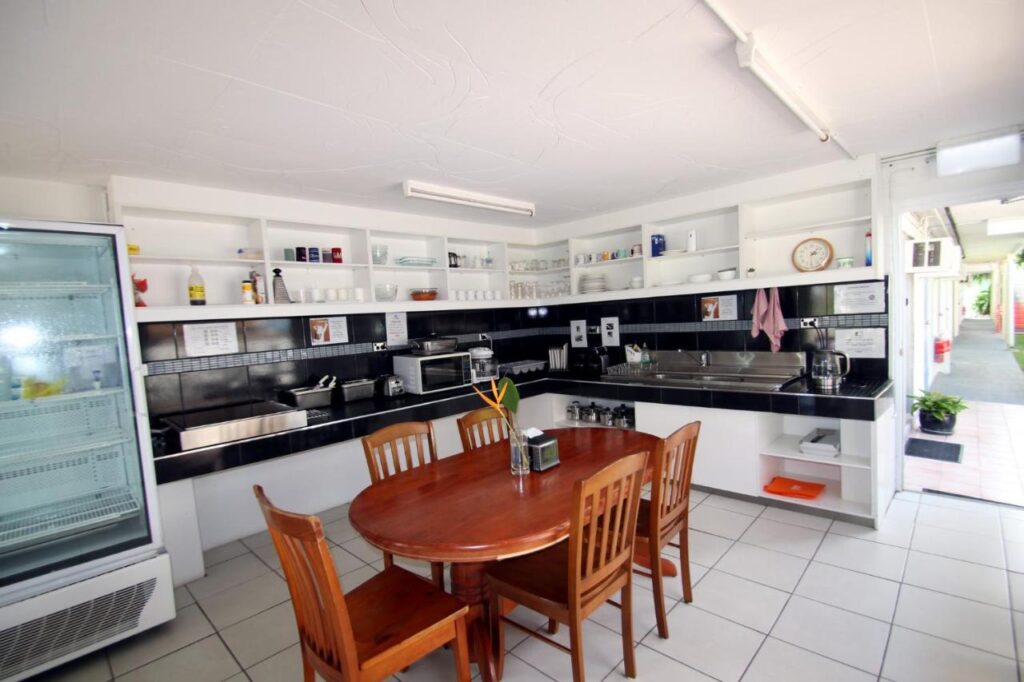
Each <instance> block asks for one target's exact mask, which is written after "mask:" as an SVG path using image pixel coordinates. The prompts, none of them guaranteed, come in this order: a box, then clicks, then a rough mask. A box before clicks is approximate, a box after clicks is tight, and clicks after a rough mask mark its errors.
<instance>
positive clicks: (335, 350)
mask: <svg viewBox="0 0 1024 682" xmlns="http://www.w3.org/2000/svg"><path fill="white" fill-rule="evenodd" d="M818 324H819V326H821V327H823V328H826V329H828V328H853V327H887V326H888V324H889V316H888V315H886V314H872V315H827V316H823V317H819V318H818ZM786 326H787V327H789V328H790V329H799V328H800V320H799V318H791V319H790V318H787V319H786ZM749 329H750V320H719V321H715V322H661V323H651V324H624V325H622V327H621V328H620V332H621V333H623V334H659V333H671V332H719V331H721V332H725V331H745V330H749ZM487 333H488V335H489V336H490V337H491V338H492V339H494V340H495V341H504V340H508V339H518V338H523V337H529V336H568V335H569V327H568V326H558V327H527V328H523V329H512V330H508V331H492V332H487ZM456 338H457V339H458V341H459V343H460V344H465V343H473V342H476V341H478V340H479V338H480V336H479V334H459V335H456ZM405 348H408V346H390V347H388V350H389V351H394V350H402V349H405ZM372 352H374V350H373V344H372V343H339V344H334V345H330V346H317V347H315V348H292V349H288V350H274V351H262V352H257V353H235V354H233V355H215V356H209V357H202V358H183V359H178V360H160V361H156V362H150V363H148V364H147V365H146V370H147V371H146V373H147V374H148V375H149V376H155V375H158V374H179V373H181V372H198V371H201V370H205V369H225V368H228V367H246V366H251V365H268V364H272V363H275V362H290V361H294V360H311V359H315V358H331V357H340V356H344V355H360V354H363V353H372Z"/></svg>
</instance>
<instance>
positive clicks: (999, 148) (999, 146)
mask: <svg viewBox="0 0 1024 682" xmlns="http://www.w3.org/2000/svg"><path fill="white" fill-rule="evenodd" d="M1020 146H1021V143H1020V129H1018V128H1016V127H1014V128H1011V129H1004V130H1002V131H996V132H989V133H982V134H980V135H972V136H970V137H964V138H960V139H957V140H950V141H947V142H940V143H939V144H938V145H937V146H936V147H935V172H936V173H937V174H938V175H939V176H946V175H959V174H960V173H971V172H974V171H979V170H987V169H989V168H1001V167H1003V166H1013V165H1016V164H1018V163H1020V156H1021V153H1020Z"/></svg>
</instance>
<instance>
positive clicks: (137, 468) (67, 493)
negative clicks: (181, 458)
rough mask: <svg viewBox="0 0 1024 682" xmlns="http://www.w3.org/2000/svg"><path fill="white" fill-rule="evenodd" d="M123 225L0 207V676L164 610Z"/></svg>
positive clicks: (150, 621) (65, 654)
mask: <svg viewBox="0 0 1024 682" xmlns="http://www.w3.org/2000/svg"><path fill="white" fill-rule="evenodd" d="M133 309H134V304H133V294H132V285H131V276H130V273H129V270H128V254H127V250H126V247H125V240H124V231H123V228H121V227H119V226H115V225H95V224H84V223H54V222H41V221H24V220H22V221H19V220H2V219H0V680H20V679H24V678H26V677H28V676H30V675H33V674H36V673H39V672H41V671H43V670H46V669H48V668H52V667H54V666H56V665H59V664H60V663H63V662H65V661H68V660H71V659H73V658H76V657H78V656H81V655H83V654H85V653H88V652H90V651H92V650H95V649H99V648H101V647H103V646H106V645H108V644H110V643H112V642H114V641H117V640H119V639H124V638H125V637H129V636H131V635H133V634H135V633H137V632H140V631H142V630H145V629H146V628H150V627H153V626H154V625H157V624H159V623H163V622H165V621H168V620H170V619H172V618H173V617H174V613H175V610H174V591H173V590H174V588H173V585H172V582H171V568H170V561H169V559H168V556H167V554H166V553H165V552H164V550H163V546H162V541H161V528H160V517H159V514H158V510H157V495H156V481H155V478H154V470H153V460H152V452H151V449H150V440H149V428H148V424H147V421H148V418H147V415H146V402H145V394H144V392H143V384H142V361H141V357H140V353H139V345H138V339H137V332H136V328H135V322H134V316H133V313H132V310H133Z"/></svg>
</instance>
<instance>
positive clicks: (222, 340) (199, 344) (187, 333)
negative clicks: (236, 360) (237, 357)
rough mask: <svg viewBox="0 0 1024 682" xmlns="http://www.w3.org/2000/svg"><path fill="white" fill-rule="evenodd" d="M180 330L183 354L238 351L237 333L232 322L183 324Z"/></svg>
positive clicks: (197, 355) (211, 353)
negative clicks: (183, 343) (182, 338)
mask: <svg viewBox="0 0 1024 682" xmlns="http://www.w3.org/2000/svg"><path fill="white" fill-rule="evenodd" d="M182 331H183V334H184V337H185V355H187V356H188V357H190V358H197V357H202V356H204V355H224V354H225V353H237V352H238V333H237V332H236V331H235V323H234V322H210V323H207V324H184V325H182Z"/></svg>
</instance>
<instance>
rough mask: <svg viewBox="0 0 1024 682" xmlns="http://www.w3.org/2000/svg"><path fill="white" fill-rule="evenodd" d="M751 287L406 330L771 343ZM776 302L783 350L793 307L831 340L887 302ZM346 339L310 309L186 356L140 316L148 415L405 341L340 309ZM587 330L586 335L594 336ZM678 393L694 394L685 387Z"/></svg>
mask: <svg viewBox="0 0 1024 682" xmlns="http://www.w3.org/2000/svg"><path fill="white" fill-rule="evenodd" d="M755 294H756V291H755V290H742V291H732V292H724V293H723V294H721V295H736V296H737V297H738V301H737V307H738V317H739V318H740V319H739V320H738V321H716V322H707V323H705V322H701V321H700V310H699V307H700V299H701V297H703V296H713V295H715V294H714V293H706V294H699V295H696V294H695V295H685V296H664V297H660V298H643V299H631V300H622V301H607V302H599V303H586V304H583V303H574V304H568V305H556V304H552V305H547V306H538V307H534V308H497V309H488V308H481V309H479V310H453V311H411V312H409V313H408V314H407V321H408V330H409V336H410V337H411V338H418V337H423V336H430V335H432V334H437V335H457V336H460V342H461V343H462V344H463V346H462V347H464V348H465V347H468V346H470V345H479V343H481V342H480V341H479V340H478V339H477V338H476V336H477V335H478V334H480V333H481V332H487V333H489V334H491V335H492V337H493V340H492V343H493V346H494V350H495V353H496V355H497V357H498V358H499V360H501V361H503V362H508V361H513V360H523V359H547V348H548V347H549V346H553V345H561V344H562V343H565V342H566V341H568V338H567V334H568V327H569V322H570V321H571V320H579V319H585V320H586V321H587V324H588V325H595V326H596V325H598V324H599V322H600V319H601V318H602V317H618V318H619V324H620V325H621V331H620V338H621V341H622V343H624V344H629V343H638V344H642V343H646V344H647V346H648V347H649V348H651V349H652V350H660V351H667V350H679V349H683V350H691V351H692V350H698V349H700V350H723V351H728V350H737V351H740V350H747V351H767V350H770V344H769V341H768V338H767V337H766V336H765V335H764V334H763V333H762V334H760V335H758V336H757V337H752V336H751V335H750V309H751V307H752V306H753V304H754V297H755ZM779 298H780V305H781V308H782V313H783V315H784V316H785V317H786V318H787V323H788V325H789V327H790V331H789V332H787V333H786V334H784V335H783V337H782V350H783V351H789V352H794V351H805V352H811V351H813V350H815V349H817V348H818V336H817V332H816V331H815V330H812V329H800V328H799V318H800V317H812V316H813V317H819V318H823V319H821V322H822V324H823V326H824V327H826V334H827V337H828V339H829V343H831V342H832V340H833V338H834V328H835V327H847V328H849V327H866V326H876V327H877V326H882V327H885V326H887V325H888V317H887V311H886V313H882V314H875V315H840V316H835V315H833V285H827V284H822V285H813V286H800V287H783V288H780V289H779ZM347 317H348V325H349V343H347V344H337V345H330V346H318V347H316V348H312V347H311V345H310V342H309V338H308V335H309V334H308V318H304V317H294V318H274V319H254V320H245V321H238V322H236V325H237V330H238V336H239V354H237V355H230V356H216V357H213V358H203V359H202V360H201V361H200V360H199V359H194V358H187V357H186V356H185V354H184V349H183V348H182V345H183V343H182V330H181V323H154V324H143V325H140V340H141V343H142V355H143V359H144V361H145V362H147V363H149V368H150V376H149V377H147V379H146V387H147V394H148V396H149V403H150V413H151V415H152V416H153V417H154V418H158V417H160V416H164V415H167V414H171V413H174V412H178V411H181V410H185V411H191V410H198V409H205V408H209V407H219V406H222V405H225V404H233V403H240V402H245V401H248V400H271V399H274V398H276V397H277V394H278V392H279V390H280V389H282V388H291V387H294V386H301V385H310V384H312V383H314V382H315V381H316V380H318V379H319V378H320V377H321V376H323V375H325V374H333V375H335V376H337V377H338V380H339V382H340V381H346V380H350V379H357V378H364V377H377V376H380V375H381V374H388V373H390V372H391V367H392V361H391V358H392V357H393V356H394V355H396V354H399V353H406V352H408V349H406V348H399V349H390V350H384V351H373V350H372V344H373V343H375V342H381V341H384V340H385V339H386V337H387V335H386V330H385V326H384V315H383V314H382V313H370V314H365V315H348V316H347ZM599 341H600V340H599V337H598V336H596V335H588V343H589V344H590V345H591V346H593V345H597V344H598V343H599ZM610 355H611V362H613V363H615V362H622V361H624V351H623V349H622V348H621V347H619V348H613V349H610ZM887 376H888V359H887V358H886V359H877V360H866V359H855V360H854V361H853V363H852V369H851V378H853V377H858V378H863V379H878V378H886V377H887ZM679 400H684V401H692V400H697V401H698V402H699V401H701V400H704V399H703V398H701V397H696V396H692V395H690V394H686V396H685V397H684V396H682V395H681V396H680V397H679ZM778 402H779V404H780V406H782V404H783V403H786V404H785V406H783V409H784V410H785V409H789V410H791V411H792V412H794V413H796V412H798V410H799V407H798V405H797V404H796V403H792V404H790V403H787V402H786V401H785V400H784V399H781V398H780V399H779V401H778Z"/></svg>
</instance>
